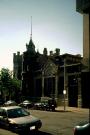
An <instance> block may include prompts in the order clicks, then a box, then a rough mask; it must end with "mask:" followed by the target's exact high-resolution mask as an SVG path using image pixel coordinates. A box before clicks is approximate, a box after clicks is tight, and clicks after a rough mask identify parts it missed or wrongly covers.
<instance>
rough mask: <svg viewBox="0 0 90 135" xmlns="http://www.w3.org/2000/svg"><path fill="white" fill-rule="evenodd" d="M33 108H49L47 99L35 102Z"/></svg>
mask: <svg viewBox="0 0 90 135" xmlns="http://www.w3.org/2000/svg"><path fill="white" fill-rule="evenodd" d="M34 108H35V109H37V110H49V105H48V102H47V101H42V102H37V103H35V104H34Z"/></svg>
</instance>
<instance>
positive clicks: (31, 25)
mask: <svg viewBox="0 0 90 135" xmlns="http://www.w3.org/2000/svg"><path fill="white" fill-rule="evenodd" d="M30 40H32V16H31V34H30Z"/></svg>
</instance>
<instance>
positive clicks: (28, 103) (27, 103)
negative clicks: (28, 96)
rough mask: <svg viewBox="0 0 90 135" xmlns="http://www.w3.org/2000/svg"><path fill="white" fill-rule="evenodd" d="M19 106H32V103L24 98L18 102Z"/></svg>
mask: <svg viewBox="0 0 90 135" xmlns="http://www.w3.org/2000/svg"><path fill="white" fill-rule="evenodd" d="M19 106H21V107H24V108H32V107H33V103H32V102H30V101H29V100H24V101H23V102H21V103H20V104H19Z"/></svg>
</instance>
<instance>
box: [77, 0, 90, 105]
mask: <svg viewBox="0 0 90 135" xmlns="http://www.w3.org/2000/svg"><path fill="white" fill-rule="evenodd" d="M76 11H77V12H79V13H80V14H81V15H83V65H84V69H83V70H82V97H83V98H82V100H83V105H84V106H88V103H90V94H89V93H90V92H89V91H90V84H89V78H90V0H76Z"/></svg>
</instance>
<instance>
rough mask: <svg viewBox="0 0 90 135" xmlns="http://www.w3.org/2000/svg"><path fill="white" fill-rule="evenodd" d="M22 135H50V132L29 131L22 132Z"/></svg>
mask: <svg viewBox="0 0 90 135" xmlns="http://www.w3.org/2000/svg"><path fill="white" fill-rule="evenodd" d="M22 135H52V134H50V133H47V132H43V131H37V132H29V133H28V134H26V133H25V134H22Z"/></svg>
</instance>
